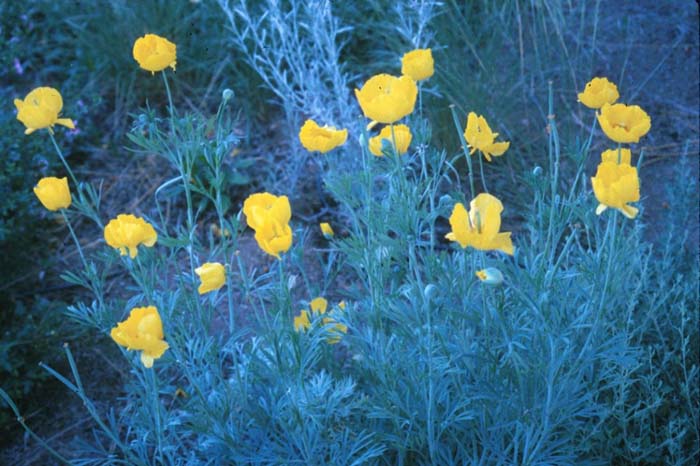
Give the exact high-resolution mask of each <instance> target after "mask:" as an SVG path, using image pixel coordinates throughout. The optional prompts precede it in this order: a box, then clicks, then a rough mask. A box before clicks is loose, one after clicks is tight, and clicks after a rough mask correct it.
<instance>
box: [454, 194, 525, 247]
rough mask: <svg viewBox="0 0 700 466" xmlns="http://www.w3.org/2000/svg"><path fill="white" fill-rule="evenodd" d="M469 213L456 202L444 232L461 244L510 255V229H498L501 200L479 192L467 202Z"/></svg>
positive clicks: (501, 207)
mask: <svg viewBox="0 0 700 466" xmlns="http://www.w3.org/2000/svg"><path fill="white" fill-rule="evenodd" d="M469 206H470V209H469V213H467V210H466V209H465V208H464V205H463V204H462V203H459V202H458V203H457V204H455V206H454V209H453V210H452V215H450V226H451V227H452V231H451V232H450V233H448V234H447V235H445V238H447V239H449V240H450V241H456V242H458V243H459V245H460V246H461V247H462V248H466V247H467V246H471V247H473V248H475V249H480V250H482V251H490V250H499V251H503V252H505V253H506V254H510V255H513V242H512V241H511V239H510V232H507V233H499V231H498V230H499V229H500V228H501V212H502V211H503V204H501V201H499V200H498V199H497V198H496V197H495V196H492V195H491V194H487V193H481V194H479V195H478V196H476V198H474V199H473V200H472V201H471V203H470V204H469Z"/></svg>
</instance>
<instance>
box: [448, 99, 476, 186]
mask: <svg viewBox="0 0 700 466" xmlns="http://www.w3.org/2000/svg"><path fill="white" fill-rule="evenodd" d="M450 111H451V112H452V120H453V121H454V123H455V128H456V129H457V134H459V140H460V141H461V142H462V151H463V152H464V158H465V159H467V167H468V168H469V189H470V190H471V195H472V197H471V198H472V199H474V198H475V197H476V191H475V190H474V170H473V169H472V159H471V156H470V155H469V151H468V150H467V141H466V140H465V139H464V134H463V132H462V129H461V125H460V124H459V118H458V117H457V110H455V106H454V104H452V105H450Z"/></svg>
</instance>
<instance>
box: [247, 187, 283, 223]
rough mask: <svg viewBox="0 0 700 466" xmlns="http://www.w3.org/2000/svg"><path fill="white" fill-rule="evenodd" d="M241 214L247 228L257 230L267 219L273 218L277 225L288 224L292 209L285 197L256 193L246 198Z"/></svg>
mask: <svg viewBox="0 0 700 466" xmlns="http://www.w3.org/2000/svg"><path fill="white" fill-rule="evenodd" d="M243 214H244V215H245V218H246V223H248V226H249V227H250V228H252V229H253V230H257V229H259V228H260V227H261V226H262V225H263V224H264V223H265V221H266V220H267V219H268V218H273V219H275V220H277V222H279V223H288V222H289V220H290V219H291V218H292V208H291V206H290V205H289V198H287V196H275V195H274V194H270V193H256V194H251V195H250V196H248V198H247V199H246V200H245V201H244V202H243Z"/></svg>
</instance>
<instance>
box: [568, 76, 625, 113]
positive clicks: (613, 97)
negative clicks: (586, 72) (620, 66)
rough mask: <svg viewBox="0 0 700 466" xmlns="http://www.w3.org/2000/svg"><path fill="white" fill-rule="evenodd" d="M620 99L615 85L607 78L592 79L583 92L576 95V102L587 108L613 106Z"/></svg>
mask: <svg viewBox="0 0 700 466" xmlns="http://www.w3.org/2000/svg"><path fill="white" fill-rule="evenodd" d="M619 98H620V93H619V92H617V86H616V85H615V83H612V82H610V81H608V78H593V79H591V80H590V81H589V82H588V83H587V84H586V87H585V89H584V90H583V92H581V93H579V94H578V101H579V102H581V103H582V104H583V105H585V106H586V107H588V108H600V107H602V106H603V105H605V104H614V103H615V102H617V99H619Z"/></svg>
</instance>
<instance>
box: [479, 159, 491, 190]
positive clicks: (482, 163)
mask: <svg viewBox="0 0 700 466" xmlns="http://www.w3.org/2000/svg"><path fill="white" fill-rule="evenodd" d="M482 158H483V157H481V156H479V173H481V185H482V186H483V188H484V191H485V192H487V193H488V192H489V188H487V187H486V177H485V176H484V162H483V161H482V160H481V159H482Z"/></svg>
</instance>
